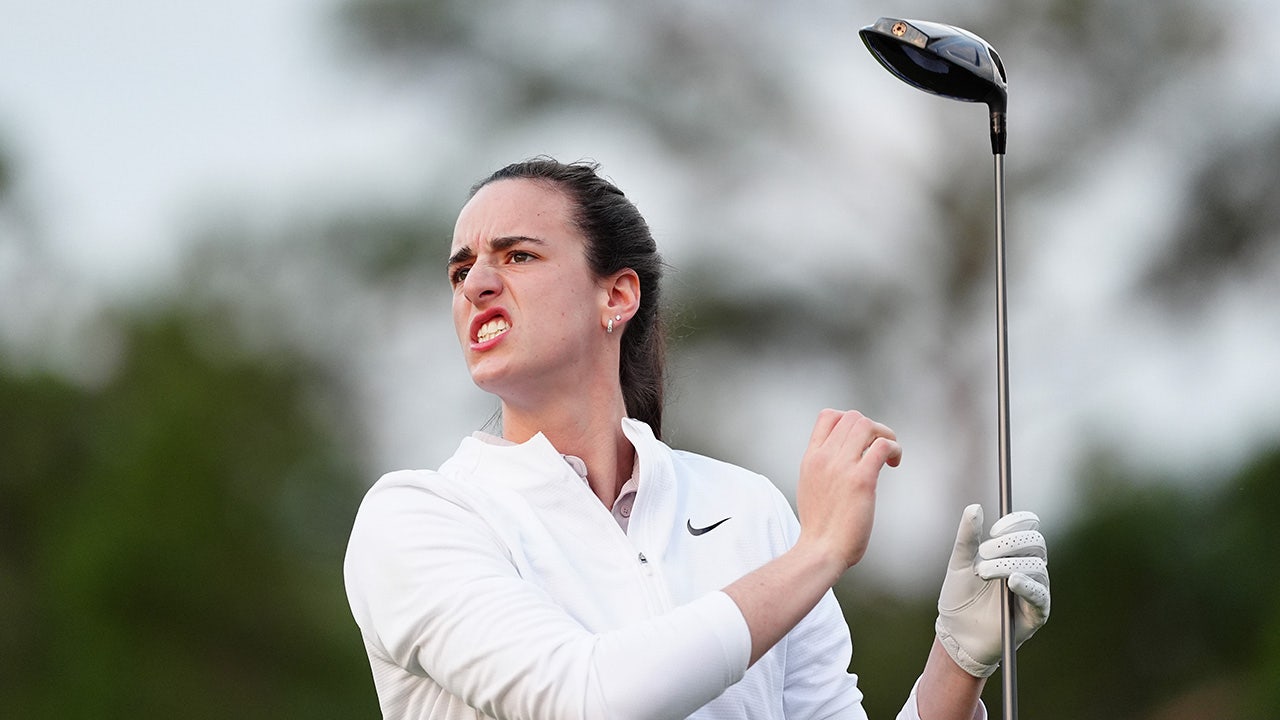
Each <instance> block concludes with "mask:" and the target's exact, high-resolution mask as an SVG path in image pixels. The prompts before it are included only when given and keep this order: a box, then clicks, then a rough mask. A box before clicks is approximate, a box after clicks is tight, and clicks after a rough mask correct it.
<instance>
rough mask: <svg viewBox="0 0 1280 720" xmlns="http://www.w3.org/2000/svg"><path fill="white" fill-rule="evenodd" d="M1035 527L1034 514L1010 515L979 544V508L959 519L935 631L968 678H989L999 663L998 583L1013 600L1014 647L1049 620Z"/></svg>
mask: <svg viewBox="0 0 1280 720" xmlns="http://www.w3.org/2000/svg"><path fill="white" fill-rule="evenodd" d="M1039 528H1040V518H1038V517H1036V515H1035V513H1030V512H1014V513H1009V514H1008V515H1005V516H1004V517H1002V518H1000V519H999V520H997V521H996V523H995V524H994V525H992V526H991V539H990V540H987V541H986V542H981V541H982V506H981V505H970V506H969V507H967V508H965V509H964V514H963V515H962V516H961V517H960V529H959V530H958V531H957V532H956V544H955V549H953V550H952V551H951V561H950V562H949V563H948V564H947V577H946V579H945V580H943V581H942V593H941V594H940V595H939V596H938V622H937V623H936V625H935V628H936V629H937V632H938V640H939V641H941V643H942V647H944V648H946V651H947V654H949V655H950V656H951V659H952V660H955V661H956V664H958V665H959V666H960V667H962V668H964V669H965V671H966V672H968V673H969V674H970V675H974V676H976V677H989V676H990V675H991V674H992V673H994V672H995V671H996V668H997V667H999V665H1000V656H1001V639H1000V583H999V582H998V581H999V580H1000V579H1002V578H1007V579H1008V580H1009V589H1010V590H1012V591H1013V593H1014V595H1015V596H1016V598H1015V601H1014V607H1015V610H1014V614H1013V616H1014V632H1013V637H1014V647H1017V646H1020V645H1022V643H1024V642H1026V639H1027V638H1029V637H1031V635H1032V634H1033V633H1035V631H1036V630H1038V629H1040V626H1041V625H1044V623H1045V621H1046V620H1048V619H1049V568H1048V555H1047V552H1046V549H1045V543H1044V536H1043V535H1041V534H1040V532H1039ZM979 543H981V544H979Z"/></svg>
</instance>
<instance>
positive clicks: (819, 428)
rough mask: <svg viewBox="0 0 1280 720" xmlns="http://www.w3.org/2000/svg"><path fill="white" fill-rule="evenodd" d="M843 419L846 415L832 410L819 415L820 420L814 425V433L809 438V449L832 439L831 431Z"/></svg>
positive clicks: (829, 409)
mask: <svg viewBox="0 0 1280 720" xmlns="http://www.w3.org/2000/svg"><path fill="white" fill-rule="evenodd" d="M843 417H844V413H842V412H840V411H839V410H832V409H831V408H827V409H826V410H823V411H822V412H820V413H818V420H817V421H816V422H815V423H814V424H813V433H812V434H811V435H810V436H809V447H816V446H818V445H821V444H822V443H823V442H825V441H826V439H827V438H829V437H831V431H832V430H834V429H835V427H836V424H837V423H838V422H840V420H841V418H843Z"/></svg>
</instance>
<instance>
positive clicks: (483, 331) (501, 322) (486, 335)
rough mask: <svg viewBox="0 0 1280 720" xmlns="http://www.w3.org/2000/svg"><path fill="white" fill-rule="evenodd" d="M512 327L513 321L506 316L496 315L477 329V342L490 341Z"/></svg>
mask: <svg viewBox="0 0 1280 720" xmlns="http://www.w3.org/2000/svg"><path fill="white" fill-rule="evenodd" d="M510 329H511V323H509V322H507V319H506V318H504V317H496V318H493V319H492V320H489V321H488V322H486V323H485V324H483V325H481V326H480V329H479V330H477V331H476V342H478V343H483V342H488V341H490V340H492V339H494V338H496V337H498V336H499V335H501V334H502V333H504V332H506V331H508V330H510Z"/></svg>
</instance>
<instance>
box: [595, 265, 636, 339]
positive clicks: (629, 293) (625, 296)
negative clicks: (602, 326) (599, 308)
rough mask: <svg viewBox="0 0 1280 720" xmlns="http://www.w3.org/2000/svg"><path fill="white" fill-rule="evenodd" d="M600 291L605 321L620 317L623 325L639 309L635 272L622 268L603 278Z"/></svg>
mask: <svg viewBox="0 0 1280 720" xmlns="http://www.w3.org/2000/svg"><path fill="white" fill-rule="evenodd" d="M601 289H602V290H603V291H604V308H603V309H604V312H605V318H606V319H607V318H611V317H615V316H618V315H621V316H622V323H623V324H624V325H625V324H626V322H627V321H628V320H630V319H631V317H632V316H633V315H635V314H636V311H637V310H639V309H640V276H639V275H637V274H636V271H635V270H632V269H631V268H623V269H621V270H619V271H618V272H616V273H614V274H612V275H610V276H608V277H607V278H604V280H603V281H602V282H601Z"/></svg>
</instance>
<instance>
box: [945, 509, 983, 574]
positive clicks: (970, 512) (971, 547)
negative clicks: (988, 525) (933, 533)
mask: <svg viewBox="0 0 1280 720" xmlns="http://www.w3.org/2000/svg"><path fill="white" fill-rule="evenodd" d="M981 542H982V506H981V505H978V504H977V503H974V504H973V505H970V506H969V507H967V508H965V509H964V512H963V513H962V514H961V515H960V527H959V528H958V529H957V530H956V544H955V547H954V548H952V550H951V560H950V561H949V562H948V563H947V569H948V570H961V569H963V568H966V567H972V566H973V560H974V558H975V557H977V555H978V545H979V544H980V543H981Z"/></svg>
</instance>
